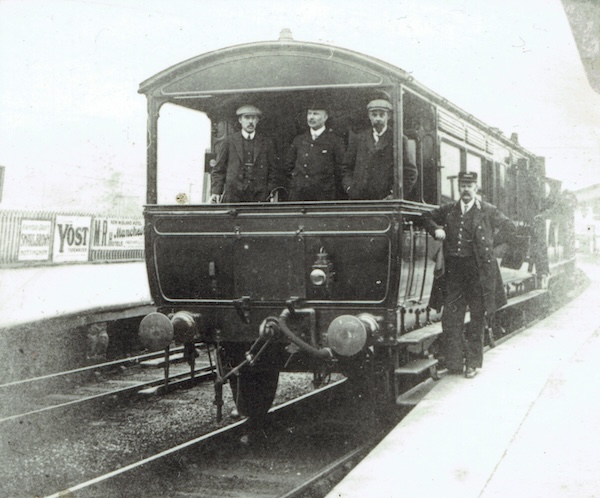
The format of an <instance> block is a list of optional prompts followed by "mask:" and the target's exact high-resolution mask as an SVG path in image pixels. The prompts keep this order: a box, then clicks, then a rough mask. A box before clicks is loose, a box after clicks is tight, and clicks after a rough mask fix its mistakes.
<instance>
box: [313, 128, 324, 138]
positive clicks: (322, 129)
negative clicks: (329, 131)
mask: <svg viewBox="0 0 600 498" xmlns="http://www.w3.org/2000/svg"><path fill="white" fill-rule="evenodd" d="M324 131H325V126H321V128H319V129H318V130H313V129H312V128H311V129H310V135H311V136H312V137H313V140H314V139H317V138H319V137H320V136H321V134H322V133H323V132H324Z"/></svg>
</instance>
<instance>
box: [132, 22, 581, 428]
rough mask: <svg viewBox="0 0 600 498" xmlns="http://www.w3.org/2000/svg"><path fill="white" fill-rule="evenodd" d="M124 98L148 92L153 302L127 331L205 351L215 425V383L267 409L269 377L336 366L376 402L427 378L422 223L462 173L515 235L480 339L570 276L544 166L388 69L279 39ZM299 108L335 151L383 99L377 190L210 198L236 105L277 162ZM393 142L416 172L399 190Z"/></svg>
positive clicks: (246, 407)
mask: <svg viewBox="0 0 600 498" xmlns="http://www.w3.org/2000/svg"><path fill="white" fill-rule="evenodd" d="M138 91H139V93H140V94H142V95H144V96H145V97H146V99H147V195H146V197H147V199H146V205H145V207H144V220H145V229H144V230H145V258H146V266H147V274H148V280H149V285H150V290H151V295H152V298H153V301H154V304H155V306H156V312H153V313H151V314H149V315H148V316H146V317H144V319H143V320H142V322H141V324H140V329H139V335H140V339H141V340H142V343H143V344H144V345H145V346H146V347H147V348H148V349H153V350H160V349H163V348H166V349H168V348H169V346H170V345H171V344H173V342H174V341H175V342H176V343H182V344H184V345H185V349H186V351H187V352H188V356H189V357H190V358H189V359H190V361H192V358H191V357H192V356H193V351H194V348H195V345H198V344H205V345H206V346H207V348H208V349H209V351H212V352H214V359H215V364H216V367H217V378H216V380H215V393H216V394H215V399H216V404H217V411H218V416H219V417H220V416H221V411H220V410H221V406H222V403H223V402H222V399H223V391H222V389H223V387H224V386H225V385H226V384H229V385H230V387H231V391H232V393H233V396H234V399H235V402H236V405H237V408H238V410H239V412H240V413H241V414H242V415H246V416H248V417H260V416H261V415H262V414H264V413H266V412H267V410H268V409H269V408H270V406H271V405H272V402H273V399H274V396H275V393H276V389H277V385H278V379H279V375H280V373H281V372H283V371H301V372H309V373H312V375H313V378H314V382H315V384H317V385H318V384H319V383H322V382H324V381H325V380H326V379H327V377H328V376H329V375H331V374H332V373H341V374H343V375H346V376H347V377H348V379H350V380H352V379H354V380H356V382H359V383H362V384H364V385H367V386H368V391H369V392H372V393H376V394H377V395H376V403H377V404H378V405H381V406H385V405H386V403H388V402H394V400H396V398H397V397H398V396H399V394H401V392H403V390H405V389H407V386H408V387H410V386H412V385H418V383H419V382H422V381H423V379H424V378H429V377H433V378H437V377H438V373H437V370H436V369H437V358H436V338H437V337H438V336H439V334H440V333H441V326H440V323H439V319H440V316H439V314H438V313H437V312H436V311H434V310H433V309H432V308H431V307H430V306H429V294H430V291H431V287H432V282H433V279H434V276H435V275H434V274H435V254H436V251H437V249H438V247H437V244H438V243H437V242H436V241H434V240H433V239H432V238H431V236H430V235H428V234H427V232H426V231H425V229H424V228H423V226H422V223H421V215H422V213H424V212H426V211H429V210H432V209H434V208H435V207H437V206H439V205H441V204H444V203H447V202H453V201H455V200H456V199H457V198H458V189H457V177H458V173H459V172H461V171H470V172H476V173H477V174H478V178H479V180H478V181H479V186H478V187H479V195H480V196H481V198H482V199H484V200H486V201H488V202H491V203H492V204H494V205H496V206H497V207H498V208H499V209H500V210H501V211H503V212H504V213H505V214H507V216H509V217H510V218H511V219H512V220H513V221H514V223H515V225H516V226H517V238H516V242H517V243H515V244H513V245H511V246H510V247H500V248H499V249H498V253H497V254H496V256H497V258H498V260H499V261H500V262H501V272H502V276H503V284H504V286H505V289H506V291H507V296H508V304H507V305H506V306H505V307H504V308H502V309H501V310H499V311H498V312H497V313H496V316H494V320H493V322H492V321H490V323H489V326H488V333H487V339H486V340H487V341H488V342H489V343H490V344H492V345H493V343H494V341H495V340H497V338H498V337H500V336H502V335H503V334H506V333H507V332H508V331H510V330H514V329H515V328H518V327H520V326H523V324H524V323H526V322H527V320H528V319H530V317H531V316H533V315H535V314H540V313H543V312H544V310H545V309H547V308H548V305H547V303H548V295H549V294H552V293H553V292H556V291H557V290H558V289H559V288H562V287H564V285H565V284H564V281H565V279H567V278H568V275H570V274H572V272H573V271H574V268H575V257H574V256H575V255H574V240H573V239H574V237H573V235H572V232H573V229H572V227H573V223H572V220H573V212H574V205H573V203H572V202H570V200H569V198H568V196H565V193H564V192H562V190H561V184H560V182H559V181H556V180H552V179H549V178H547V177H546V172H545V161H544V158H543V157H540V156H537V155H535V154H533V153H532V152H530V151H528V150H526V149H525V148H524V147H523V146H521V145H520V144H519V140H518V137H517V136H516V135H512V136H511V137H507V136H505V135H504V134H503V133H502V132H501V131H500V130H498V129H497V128H494V127H491V126H489V125H487V124H485V123H483V122H482V121H480V120H478V119H477V118H476V117H474V116H473V115H472V114H470V113H468V112H466V111H464V110H462V109H461V108H459V107H458V106H456V105H454V104H452V103H451V102H449V101H448V100H447V99H445V98H444V97H442V96H441V95H438V94H437V93H435V92H433V91H432V90H430V89H429V88H427V87H426V86H424V85H423V84H421V83H419V82H418V81H417V80H416V79H415V78H414V77H413V76H412V75H411V74H409V73H408V72H406V71H404V70H402V69H400V68H398V67H395V66H394V65H391V64H389V63H386V62H384V61H381V60H379V59H376V58H374V57H371V56H368V55H364V54H361V53H357V52H355V51H351V50H347V49H344V48H339V47H335V46H330V45H326V44H320V43H313V42H301V41H296V40H294V39H293V37H292V36H291V34H290V32H289V31H288V30H283V31H282V32H281V35H280V37H279V39H278V40H275V41H261V42H253V43H247V44H243V45H237V46H232V47H228V48H223V49H220V50H216V51H212V52H209V53H205V54H202V55H199V56H197V57H194V58H191V59H189V60H185V61H183V62H180V63H178V64H175V65H173V66H172V67H169V68H167V69H165V70H163V71H161V72H159V73H158V74H156V75H154V76H152V77H150V78H148V79H146V80H145V81H143V82H142V83H141V84H140V86H139V90H138ZM315 98H316V99H319V100H320V101H326V102H327V106H328V115H329V119H328V120H327V127H328V129H329V130H331V131H332V132H333V133H335V134H336V135H337V136H338V137H340V138H341V139H342V140H343V143H344V144H345V145H348V142H349V140H350V138H351V136H352V135H353V134H355V133H357V132H358V131H359V130H361V129H363V128H366V127H368V126H369V121H368V119H367V112H366V106H367V104H368V102H370V101H372V100H373V99H385V100H386V101H388V102H390V103H391V105H392V107H393V110H392V113H391V116H392V117H391V121H392V122H391V126H390V129H391V130H392V132H393V148H394V186H393V189H392V195H390V196H388V197H387V198H386V199H381V200H350V199H348V198H345V197H344V195H339V197H338V198H336V199H334V200H327V201H303V202H299V201H285V200H280V201H279V202H270V201H269V200H267V199H265V201H264V202H244V203H241V202H240V203H211V202H210V181H211V174H212V171H213V168H214V166H215V161H216V151H217V150H218V147H219V144H222V143H223V141H224V140H225V139H226V137H228V136H229V135H231V134H232V133H238V132H239V131H238V130H239V124H238V119H237V116H236V109H238V108H239V107H240V106H242V105H246V104H252V105H254V106H257V107H258V108H260V109H261V110H262V118H261V121H260V124H259V130H260V131H261V133H263V134H265V135H268V136H269V137H271V139H272V140H273V144H274V148H275V150H276V156H277V158H278V160H279V161H282V160H283V159H282V158H283V157H284V155H285V152H286V149H288V148H289V147H290V144H291V142H292V140H293V138H294V136H296V135H297V134H299V133H301V132H303V131H305V130H306V129H307V126H306V110H307V107H309V106H310V102H313V101H314V99H315ZM159 117H160V119H159ZM404 137H406V138H407V146H408V148H409V150H410V151H411V152H412V154H413V156H414V158H415V162H416V165H417V169H418V177H417V183H416V186H415V188H414V189H413V190H412V191H411V192H410V193H405V192H404V191H403V164H402V163H403V154H402V153H401V152H399V151H401V150H402V144H403V140H404ZM272 200H273V199H271V201H272ZM466 326H468V323H467V325H466Z"/></svg>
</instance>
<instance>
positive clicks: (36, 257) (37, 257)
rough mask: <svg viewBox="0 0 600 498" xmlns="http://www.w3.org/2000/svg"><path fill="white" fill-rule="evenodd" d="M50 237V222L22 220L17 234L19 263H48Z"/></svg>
mask: <svg viewBox="0 0 600 498" xmlns="http://www.w3.org/2000/svg"><path fill="white" fill-rule="evenodd" d="M51 236H52V222H51V221H50V220H22V221H21V231H20V233H19V261H48V260H49V259H50V238H51Z"/></svg>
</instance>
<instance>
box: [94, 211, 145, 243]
mask: <svg viewBox="0 0 600 498" xmlns="http://www.w3.org/2000/svg"><path fill="white" fill-rule="evenodd" d="M91 245H92V249H144V221H143V220H141V219H139V220H132V219H118V218H94V222H93V224H92V235H91Z"/></svg>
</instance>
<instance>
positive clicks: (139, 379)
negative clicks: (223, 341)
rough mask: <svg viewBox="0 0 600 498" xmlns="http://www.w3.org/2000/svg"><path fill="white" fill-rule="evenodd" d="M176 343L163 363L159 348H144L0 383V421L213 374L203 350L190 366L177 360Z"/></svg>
mask: <svg viewBox="0 0 600 498" xmlns="http://www.w3.org/2000/svg"><path fill="white" fill-rule="evenodd" d="M180 349H181V348H178V349H175V350H174V351H173V352H170V353H169V358H168V363H166V358H165V354H164V353H159V354H156V353H154V354H145V355H139V356H135V357H130V358H126V359H123V360H117V361H111V362H105V363H99V364H95V365H91V366H87V367H82V368H78V369H74V370H69V371H65V372H57V373H53V374H49V375H45V376H40V377H35V378H29V379H24V380H19V381H14V382H9V383H5V384H1V385H0V397H1V398H2V399H3V400H5V402H4V403H2V405H1V406H0V427H1V426H2V424H6V423H9V422H15V421H17V422H19V423H23V420H25V419H27V418H28V417H36V416H39V415H41V414H47V413H48V412H51V411H64V410H68V409H71V408H78V409H80V408H81V407H82V406H83V405H86V404H92V403H102V402H105V401H107V400H109V399H119V400H123V399H124V398H127V397H131V396H135V395H137V394H155V393H164V392H168V391H169V390H170V389H175V388H180V387H191V386H193V385H196V384H198V383H201V382H205V381H207V380H212V379H213V378H214V370H215V369H214V365H213V364H212V362H211V361H210V358H209V357H208V355H206V354H203V355H202V357H201V358H198V361H195V362H194V365H193V368H190V366H189V365H188V364H187V362H185V363H183V361H184V358H183V354H182V353H181V351H180ZM165 365H166V366H165Z"/></svg>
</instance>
